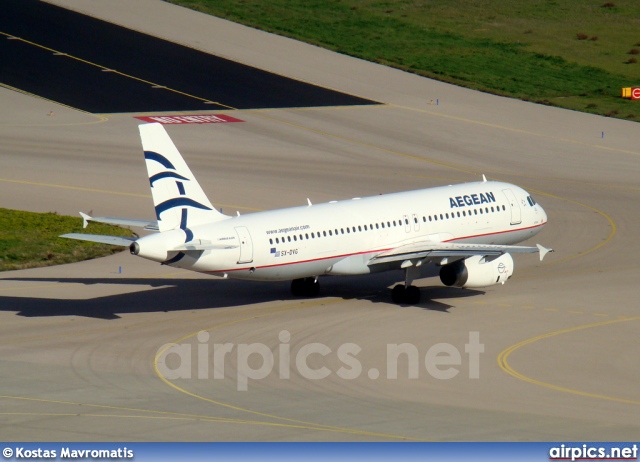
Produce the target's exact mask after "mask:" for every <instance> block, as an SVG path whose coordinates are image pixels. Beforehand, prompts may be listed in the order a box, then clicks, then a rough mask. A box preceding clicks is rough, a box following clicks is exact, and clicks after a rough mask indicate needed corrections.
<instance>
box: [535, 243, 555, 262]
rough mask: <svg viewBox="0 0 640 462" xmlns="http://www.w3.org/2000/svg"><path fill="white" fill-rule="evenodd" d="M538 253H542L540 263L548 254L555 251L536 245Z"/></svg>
mask: <svg viewBox="0 0 640 462" xmlns="http://www.w3.org/2000/svg"><path fill="white" fill-rule="evenodd" d="M536 247H537V248H538V251H539V252H540V261H542V259H543V258H544V256H545V255H546V254H548V253H549V252H553V249H547V248H546V247H543V246H541V245H540V244H536Z"/></svg>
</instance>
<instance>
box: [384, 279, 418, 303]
mask: <svg viewBox="0 0 640 462" xmlns="http://www.w3.org/2000/svg"><path fill="white" fill-rule="evenodd" d="M391 299H392V300H393V303H397V304H405V303H406V304H407V305H416V304H418V303H420V289H418V288H417V287H416V286H409V287H405V285H404V284H398V285H397V286H395V287H394V288H393V289H392V290H391Z"/></svg>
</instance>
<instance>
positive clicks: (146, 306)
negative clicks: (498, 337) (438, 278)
mask: <svg viewBox="0 0 640 462" xmlns="http://www.w3.org/2000/svg"><path fill="white" fill-rule="evenodd" d="M400 276H401V273H400V272H398V274H397V275H395V274H392V273H384V274H379V275H378V274H377V275H368V276H353V277H326V278H321V280H320V281H321V289H320V296H319V297H318V299H322V298H325V297H338V298H343V299H345V300H347V299H362V300H368V301H370V302H372V303H387V304H391V303H392V302H391V291H390V289H389V288H388V287H390V286H393V285H394V284H395V283H397V282H401V278H400ZM2 280H4V281H28V282H38V283H51V282H57V283H61V284H83V285H95V284H106V285H112V284H117V285H125V286H126V285H134V286H136V285H137V286H140V288H141V290H140V291H138V292H128V293H122V294H115V295H107V296H99V297H96V298H89V299H57V298H56V299H53V298H33V297H7V296H0V311H15V312H16V314H17V315H18V316H25V317H48V316H83V317H91V318H97V319H106V320H110V319H111V320H112V319H119V318H120V316H119V315H120V314H127V313H154V312H155V313H157V312H171V311H186V310H201V309H211V308H227V307H233V306H242V305H251V304H256V303H266V302H272V301H275V300H282V301H291V300H304V298H298V297H294V296H292V295H291V294H290V291H289V286H290V283H289V282H254V281H251V282H248V281H240V280H226V281H221V280H219V279H213V278H212V279H162V278H158V279H145V278H29V277H24V278H6V279H2ZM149 287H150V288H151V290H148V288H149ZM421 292H422V301H421V302H420V303H419V304H417V305H415V307H417V308H421V309H424V310H429V311H435V312H443V313H447V312H448V310H449V309H450V308H452V307H454V305H449V304H447V303H444V302H442V301H437V300H436V299H438V300H442V299H445V300H447V299H460V298H465V297H470V296H477V295H484V292H482V291H477V290H469V289H465V290H461V289H457V288H450V287H441V286H434V287H432V286H426V287H421ZM406 306H409V305H406Z"/></svg>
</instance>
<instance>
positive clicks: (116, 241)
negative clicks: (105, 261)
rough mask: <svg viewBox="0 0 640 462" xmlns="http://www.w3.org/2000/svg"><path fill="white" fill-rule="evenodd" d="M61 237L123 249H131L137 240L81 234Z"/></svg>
mask: <svg viewBox="0 0 640 462" xmlns="http://www.w3.org/2000/svg"><path fill="white" fill-rule="evenodd" d="M60 237H66V238H67V239H77V240H79V241H89V242H99V243H100V244H111V245H119V246H122V247H129V246H130V245H131V243H132V242H134V241H135V240H136V239H135V238H134V237H124V236H105V235H103V234H80V233H69V234H63V235H62V236H60Z"/></svg>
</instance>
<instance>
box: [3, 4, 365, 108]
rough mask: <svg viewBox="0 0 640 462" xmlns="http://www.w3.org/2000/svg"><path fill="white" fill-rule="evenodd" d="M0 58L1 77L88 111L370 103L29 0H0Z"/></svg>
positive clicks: (7, 82)
mask: <svg viewBox="0 0 640 462" xmlns="http://www.w3.org/2000/svg"><path fill="white" fill-rule="evenodd" d="M56 52H57V54H56ZM60 53H62V54H60ZM0 62H2V65H1V66H0V83H2V84H4V85H8V86H11V87H15V88H18V89H20V90H24V91H27V92H29V93H33V94H35V95H38V96H41V97H44V98H47V99H50V100H53V101H56V102H59V103H62V104H66V105H68V106H71V107H74V108H77V109H82V110H84V111H87V112H92V113H115V112H162V111H187V110H189V111H193V110H211V109H221V108H224V109H260V108H284V107H312V106H346V105H363V104H376V103H375V102H373V101H369V100H366V99H362V98H358V97H355V96H351V95H348V94H345V93H340V92H337V91H333V90H329V89H326V88H321V87H317V86H314V85H310V84H307V83H304V82H300V81H297V80H293V79H290V78H286V77H283V76H279V75H276V74H272V73H269V72H266V71H262V70H260V69H256V68H253V67H250V66H246V65H243V64H239V63H236V62H233V61H230V60H227V59H223V58H219V57H217V56H213V55H209V54H207V53H204V52H201V51H198V50H195V49H192V48H188V47H184V46H181V45H178V44H175V43H171V42H167V41H164V40H160V39H157V38H155V37H152V36H149V35H145V34H142V33H139V32H135V31H132V30H129V29H125V28H123V27H120V26H116V25H114V24H111V23H108V22H105V21H100V20H98V19H94V18H91V17H88V16H84V15H81V14H79V13H75V12H73V11H70V10H66V9H64V8H60V7H57V6H54V5H50V4H47V3H42V2H39V1H36V0H20V1H15V0H0ZM113 71H116V72H113ZM154 87H155V88H154ZM212 103H215V104H212Z"/></svg>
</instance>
